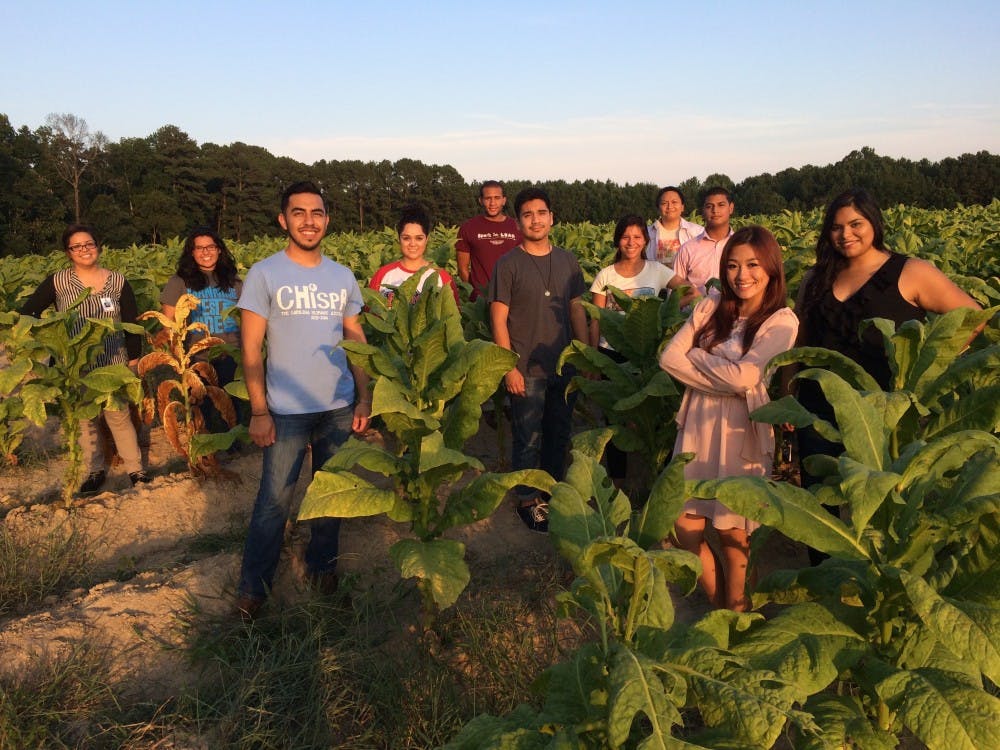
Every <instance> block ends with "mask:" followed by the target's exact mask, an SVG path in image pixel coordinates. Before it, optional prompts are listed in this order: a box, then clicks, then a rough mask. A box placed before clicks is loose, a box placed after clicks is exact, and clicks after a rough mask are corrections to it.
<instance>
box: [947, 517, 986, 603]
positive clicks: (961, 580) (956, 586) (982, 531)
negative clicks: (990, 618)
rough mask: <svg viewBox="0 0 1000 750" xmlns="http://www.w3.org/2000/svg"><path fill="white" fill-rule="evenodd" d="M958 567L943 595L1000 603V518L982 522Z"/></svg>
mask: <svg viewBox="0 0 1000 750" xmlns="http://www.w3.org/2000/svg"><path fill="white" fill-rule="evenodd" d="M957 567H958V569H957V571H956V572H955V574H954V575H953V576H952V577H951V580H950V581H949V582H948V586H947V588H946V589H945V591H944V593H945V594H947V595H948V596H950V597H960V598H962V599H965V600H967V601H976V602H981V603H984V604H990V605H995V604H996V602H997V601H1000V515H990V516H986V517H984V518H983V519H982V521H981V522H980V524H979V527H978V529H977V530H976V532H975V534H974V536H973V538H972V539H971V540H970V545H969V548H968V551H967V553H966V554H965V555H963V556H962V557H961V558H960V559H959V560H958V566H957Z"/></svg>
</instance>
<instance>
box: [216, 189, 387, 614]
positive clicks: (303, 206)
mask: <svg viewBox="0 0 1000 750" xmlns="http://www.w3.org/2000/svg"><path fill="white" fill-rule="evenodd" d="M329 221H330V218H329V216H328V215H327V212H326V202H325V201H324V199H323V196H322V194H321V193H320V191H319V189H318V188H317V187H316V186H315V185H313V184H312V183H310V182H297V183H295V184H293V185H291V186H289V187H288V188H287V189H286V190H285V192H284V194H283V195H282V198H281V213H280V214H279V215H278V223H279V224H280V225H281V228H282V229H284V230H285V231H286V232H287V233H288V245H287V246H286V247H285V249H284V250H282V251H281V252H279V253H276V254H274V255H272V256H270V257H268V258H265V259H264V260H262V261H260V262H259V263H256V264H254V266H253V267H252V268H251V269H250V271H249V272H248V273H247V277H246V281H244V282H243V292H242V294H241V295H240V301H239V308H240V310H241V311H242V315H241V339H242V350H243V373H244V378H245V380H246V385H247V393H248V395H249V397H250V408H251V412H250V414H251V416H250V437H251V438H252V439H253V441H254V443H256V444H257V445H259V446H261V447H262V448H263V449H264V465H263V470H262V472H261V478H260V489H259V490H258V492H257V499H256V501H255V503H254V509H253V515H252V517H251V519H250V528H249V530H248V532H247V540H246V545H245V547H244V550H243V564H242V566H241V570H240V583H239V592H238V598H237V602H236V607H237V610H238V612H239V613H240V615H241V616H242V617H244V618H253V617H254V616H255V615H256V614H257V612H258V610H259V609H260V607H261V605H262V604H263V603H264V600H265V598H266V597H267V594H268V591H269V589H270V587H271V584H272V582H273V580H274V574H275V571H276V570H277V567H278V558H279V557H280V555H281V543H282V540H283V538H284V530H285V522H286V520H287V518H288V513H289V508H290V506H291V502H292V494H293V491H294V489H295V484H296V482H297V481H298V478H299V473H300V471H301V469H302V464H303V462H304V460H305V455H306V450H307V448H308V447H310V446H311V448H312V457H311V461H312V470H313V471H315V470H317V469H319V468H320V467H321V466H322V465H323V464H324V463H326V461H327V460H328V459H329V458H330V457H331V456H332V455H333V453H334V451H335V450H336V448H337V447H339V446H340V445H341V444H343V443H344V441H346V440H347V438H348V437H349V436H350V434H351V431H352V430H353V431H354V432H358V433H360V432H364V431H365V429H366V428H367V426H368V418H369V416H370V414H371V395H370V394H369V392H368V377H367V375H366V374H365V373H364V371H362V370H361V369H359V368H357V367H353V366H351V365H349V364H348V361H347V355H346V354H345V352H344V350H343V349H342V348H341V347H340V342H341V340H342V339H345V338H346V339H350V340H352V341H361V342H364V341H365V334H364V332H363V331H362V329H361V320H360V317H359V315H360V313H361V308H362V306H363V303H362V300H361V290H360V289H359V288H358V283H357V281H356V280H355V278H354V274H352V273H351V271H350V269H348V268H346V267H345V266H342V265H340V264H339V263H335V262H334V261H332V260H330V259H329V258H327V257H325V256H324V255H323V254H322V252H321V251H320V246H319V245H320V241H321V240H322V239H323V235H324V234H325V233H326V228H327V225H328V224H329ZM265 339H266V341H267V367H266V378H265V367H264V354H263V351H264V341H265ZM309 525H310V538H309V545H308V547H307V548H306V553H305V563H306V568H307V571H308V574H309V576H310V579H311V580H312V581H313V583H314V584H316V585H317V587H318V588H319V589H320V590H321V591H323V592H324V593H332V592H333V591H334V590H335V589H336V584H337V579H336V573H335V571H336V565H337V552H338V542H339V535H340V519H339V518H319V519H315V520H313V521H310V522H309Z"/></svg>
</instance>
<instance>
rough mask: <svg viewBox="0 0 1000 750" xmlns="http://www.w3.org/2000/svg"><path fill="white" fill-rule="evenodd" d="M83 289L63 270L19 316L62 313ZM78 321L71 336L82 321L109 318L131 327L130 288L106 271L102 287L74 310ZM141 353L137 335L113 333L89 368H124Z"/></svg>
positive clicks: (132, 305) (116, 274)
mask: <svg viewBox="0 0 1000 750" xmlns="http://www.w3.org/2000/svg"><path fill="white" fill-rule="evenodd" d="M86 290H87V287H86V286H84V284H83V282H81V281H80V279H79V277H77V275H76V272H75V271H74V270H73V269H72V268H67V269H64V270H62V271H56V273H54V274H52V275H51V276H49V277H48V278H47V279H45V281H43V282H42V283H41V284H40V285H39V286H38V288H37V289H36V290H35V292H34V294H32V295H31V297H29V298H28V301H27V302H26V303H25V304H24V307H22V308H21V313H22V314H23V315H31V316H33V317H36V318H37V317H39V316H40V315H41V313H42V311H43V310H45V309H46V308H48V307H50V306H52V305H54V306H55V308H56V310H58V311H60V312H62V311H63V310H66V309H67V308H69V307H70V306H71V305H72V304H73V302H75V301H76V300H77V298H79V297H80V295H81V294H83V293H84V291H86ZM77 312H78V313H79V315H80V320H78V321H77V322H76V324H75V325H74V326H73V330H72V332H71V335H73V336H75V335H76V334H78V333H79V332H80V331H81V330H82V328H83V319H84V318H110V319H111V320H115V321H118V322H125V323H134V322H135V320H136V316H137V314H138V310H137V308H136V302H135V293H134V292H133V291H132V287H131V286H129V283H128V282H127V281H126V280H125V277H124V276H122V275H121V274H120V273H119V272H118V271H109V272H108V279H107V281H106V282H105V283H104V287H103V288H102V289H100V290H98V291H96V292H95V291H92V292H91V294H90V295H88V296H87V298H86V299H84V300H83V302H82V304H81V305H80V306H79V307H78V308H77ZM141 353H142V338H141V337H140V336H139V334H135V333H130V334H122V333H116V334H113V335H111V336H108V337H107V338H105V339H104V352H103V353H101V354H99V355H97V357H96V358H95V359H94V362H93V363H92V366H93V367H104V366H105V365H113V364H126V363H127V362H129V361H130V360H132V359H138V358H139V355H140V354H141Z"/></svg>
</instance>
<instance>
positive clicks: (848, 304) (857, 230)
mask: <svg viewBox="0 0 1000 750" xmlns="http://www.w3.org/2000/svg"><path fill="white" fill-rule="evenodd" d="M883 235H884V228H883V223H882V212H881V211H880V210H879V207H878V204H876V203H875V200H874V199H873V198H872V196H871V195H870V194H869V193H868V192H867V191H866V190H862V189H859V188H853V189H851V190H847V191H845V192H843V193H841V194H840V195H838V196H837V197H836V198H834V199H833V202H832V203H831V204H830V205H829V207H828V208H827V210H826V215H825V217H824V219H823V226H822V228H821V229H820V234H819V241H818V242H817V244H816V265H815V267H814V268H813V269H812V270H811V271H810V272H809V273H807V274H806V276H805V278H804V279H803V281H802V286H801V287H800V289H799V295H798V301H797V302H796V305H795V311H796V314H797V315H798V316H799V320H800V321H801V327H800V328H799V338H798V342H797V344H798V346H821V347H824V348H826V349H832V350H834V351H837V352H840V353H841V354H843V355H845V356H847V357H849V358H850V359H852V360H854V361H855V362H857V363H858V364H859V365H861V367H863V368H864V370H865V371H866V372H867V373H868V374H869V375H871V376H872V377H873V378H874V379H875V381H876V382H877V383H878V384H879V386H880V387H881V388H882V389H883V390H892V382H891V381H892V370H891V369H890V367H889V360H888V358H887V357H886V353H885V348H884V345H883V341H882V334H881V333H880V332H879V331H878V330H877V329H875V328H874V327H872V326H869V327H867V328H866V329H865V331H864V333H863V334H861V335H860V336H859V335H858V332H859V329H860V327H861V322H862V321H864V320H867V319H869V318H887V319H889V320H891V321H893V322H895V323H896V326H897V327H898V326H899V325H901V324H902V323H904V322H906V321H908V320H923V319H924V318H925V317H926V313H927V312H935V313H945V312H949V311H950V310H954V309H956V308H959V307H969V308H973V309H979V305H977V304H976V302H975V300H973V299H972V297H970V296H969V295H968V294H966V293H965V292H963V291H962V290H961V289H959V288H958V286H956V285H955V284H954V283H953V282H952V281H951V280H950V279H949V278H948V277H947V276H945V275H944V274H943V273H941V271H939V270H938V269H937V268H935V267H934V265H932V264H931V263H929V262H927V261H926V260H922V259H920V258H909V257H907V256H905V255H900V254H899V253H894V252H892V251H890V250H888V249H887V248H886V247H885V243H884V237H883ZM797 397H798V400H799V402H800V403H802V405H803V406H805V407H806V408H807V409H809V411H811V412H812V413H813V414H816V415H817V416H819V417H821V418H823V419H825V420H827V421H829V422H831V423H835V421H834V415H833V408H832V407H831V406H830V404H829V403H827V401H826V399H825V398H824V396H823V392H822V390H821V389H820V388H819V385H818V384H817V383H816V382H814V381H811V380H803V381H800V382H799V385H798V396H797ZM798 445H799V461H800V465H801V462H802V461H804V460H805V458H806V457H808V456H812V455H817V454H823V455H830V456H839V455H840V454H841V453H842V452H843V450H844V448H843V446H842V445H839V444H837V443H832V442H830V441H828V440H825V439H824V438H822V437H820V436H819V435H818V434H817V433H816V431H815V430H813V429H812V428H811V427H807V428H804V429H801V430H799V431H798ZM801 476H802V486H803V487H809V486H810V485H812V484H815V483H817V482H818V481H819V479H818V478H816V477H814V476H812V475H811V474H809V473H808V472H807V471H806V470H805V469H804V468H803V469H802V470H801ZM831 510H832V512H833V513H834V514H835V515H836V509H835V508H833V509H831Z"/></svg>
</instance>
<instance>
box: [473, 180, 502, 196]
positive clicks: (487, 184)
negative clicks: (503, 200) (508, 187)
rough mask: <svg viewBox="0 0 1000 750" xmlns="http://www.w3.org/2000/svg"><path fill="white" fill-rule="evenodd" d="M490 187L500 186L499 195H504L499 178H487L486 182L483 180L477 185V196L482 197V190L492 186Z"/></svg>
mask: <svg viewBox="0 0 1000 750" xmlns="http://www.w3.org/2000/svg"><path fill="white" fill-rule="evenodd" d="M492 187H495V188H500V195H505V193H504V190H503V183H502V182H500V180H487V181H486V182H484V183H483V184H482V185H480V186H479V197H480V198H482V197H483V191H484V190H485V189H486V188H492Z"/></svg>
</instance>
